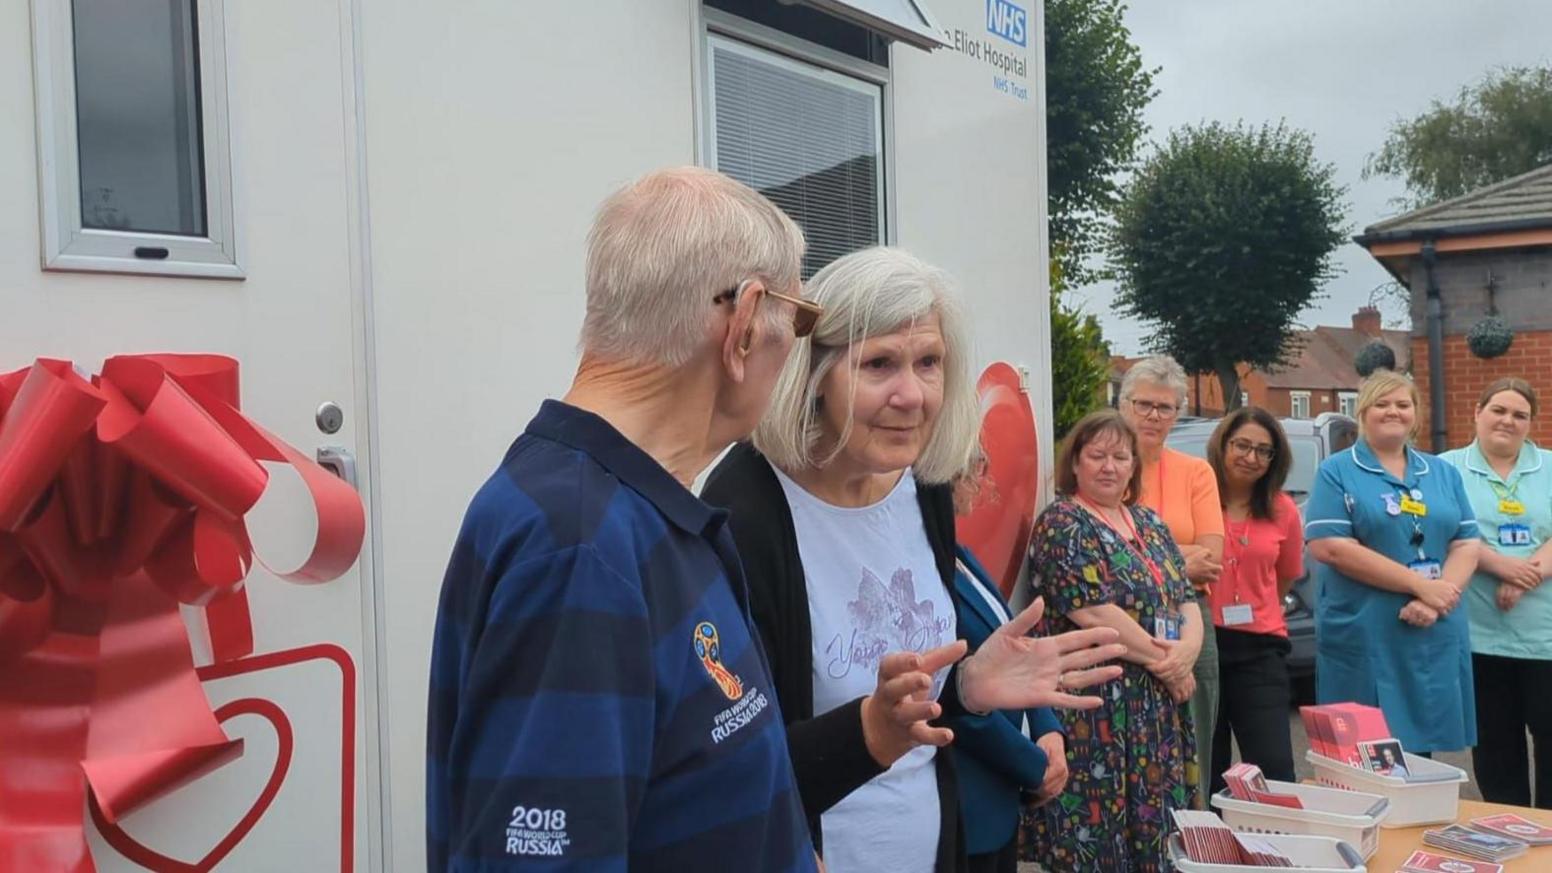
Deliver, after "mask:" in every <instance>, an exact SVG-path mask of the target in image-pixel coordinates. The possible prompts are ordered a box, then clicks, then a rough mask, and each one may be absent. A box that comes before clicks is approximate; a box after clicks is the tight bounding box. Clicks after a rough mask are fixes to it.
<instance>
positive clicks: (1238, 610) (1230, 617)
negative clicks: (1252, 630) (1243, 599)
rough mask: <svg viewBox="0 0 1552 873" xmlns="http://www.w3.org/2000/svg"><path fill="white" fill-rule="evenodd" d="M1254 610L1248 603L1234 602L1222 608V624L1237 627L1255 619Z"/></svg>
mask: <svg viewBox="0 0 1552 873" xmlns="http://www.w3.org/2000/svg"><path fill="white" fill-rule="evenodd" d="M1255 619H1256V614H1255V610H1253V609H1251V608H1250V604H1248V603H1235V604H1231V605H1229V606H1225V607H1224V608H1223V626H1224V627H1237V626H1239V625H1242V624H1250V623H1251V622H1252V621H1255Z"/></svg>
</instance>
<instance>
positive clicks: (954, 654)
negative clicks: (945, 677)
mask: <svg viewBox="0 0 1552 873" xmlns="http://www.w3.org/2000/svg"><path fill="white" fill-rule="evenodd" d="M969 650H970V644H969V643H967V642H965V641H964V640H955V641H953V642H952V643H948V644H947V645H942V646H938V647H937V648H936V649H928V650H927V651H925V652H922V654H921V663H920V665H919V666H918V668H917V669H919V670H921V671H922V672H923V673H926V674H928V675H929V676H930V675H932V674H934V673H936V672H938V671H939V670H941V669H943V668H944V667H947V666H948V665H950V664H952V663H954V662H955V661H957V660H959V659H960V658H963V657H964V656H965V652H967V651H969Z"/></svg>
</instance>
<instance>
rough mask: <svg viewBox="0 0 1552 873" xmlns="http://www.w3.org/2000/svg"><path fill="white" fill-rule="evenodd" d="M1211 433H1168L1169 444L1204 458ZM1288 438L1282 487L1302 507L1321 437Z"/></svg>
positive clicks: (1318, 456)
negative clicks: (1288, 462) (1290, 461)
mask: <svg viewBox="0 0 1552 873" xmlns="http://www.w3.org/2000/svg"><path fill="white" fill-rule="evenodd" d="M1210 436H1211V434H1206V433H1204V434H1194V433H1191V434H1170V436H1169V447H1170V448H1172V449H1175V450H1176V451H1180V452H1185V453H1186V454H1188V455H1195V456H1196V457H1198V458H1205V457H1207V440H1208V438H1209V437H1210ZM1288 441H1289V444H1290V446H1291V448H1292V450H1293V464H1292V466H1290V467H1289V468H1288V481H1287V482H1285V483H1284V484H1283V490H1284V491H1287V492H1288V495H1289V496H1290V497H1292V498H1293V502H1295V503H1297V504H1299V506H1300V507H1302V506H1303V505H1304V501H1305V500H1306V499H1307V498H1308V497H1309V493H1310V488H1311V487H1312V486H1313V485H1314V483H1315V471H1316V470H1318V469H1319V468H1320V462H1321V460H1322V458H1321V452H1320V441H1319V440H1317V439H1315V438H1314V437H1289V438H1288Z"/></svg>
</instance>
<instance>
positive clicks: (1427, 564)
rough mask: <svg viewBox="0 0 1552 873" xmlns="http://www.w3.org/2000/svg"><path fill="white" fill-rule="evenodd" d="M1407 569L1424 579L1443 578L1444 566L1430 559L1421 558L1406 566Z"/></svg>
mask: <svg viewBox="0 0 1552 873" xmlns="http://www.w3.org/2000/svg"><path fill="white" fill-rule="evenodd" d="M1407 569H1408V570H1411V571H1412V572H1413V573H1416V574H1417V575H1419V576H1421V577H1423V578H1424V579H1442V578H1444V565H1443V564H1440V563H1439V562H1438V561H1435V560H1432V559H1430V558H1421V559H1418V560H1416V561H1413V562H1412V563H1410V564H1408V565H1407Z"/></svg>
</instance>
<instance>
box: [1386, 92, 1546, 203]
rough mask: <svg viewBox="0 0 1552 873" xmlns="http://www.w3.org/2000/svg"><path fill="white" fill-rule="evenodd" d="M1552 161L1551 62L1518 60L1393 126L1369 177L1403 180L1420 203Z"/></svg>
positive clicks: (1453, 195)
mask: <svg viewBox="0 0 1552 873" xmlns="http://www.w3.org/2000/svg"><path fill="white" fill-rule="evenodd" d="M1547 163H1552V68H1549V67H1541V68H1531V67H1517V68H1513V69H1507V70H1500V71H1498V72H1496V73H1491V74H1489V75H1488V76H1487V77H1486V78H1484V79H1483V80H1482V81H1480V82H1478V83H1477V84H1476V85H1473V86H1470V87H1465V88H1461V89H1460V93H1459V94H1458V95H1456V97H1455V102H1453V103H1450V104H1444V103H1440V102H1439V101H1437V100H1435V101H1433V104H1432V105H1431V106H1430V107H1429V108H1428V111H1426V112H1424V113H1422V114H1421V115H1419V116H1417V117H1416V118H1413V119H1411V120H1408V121H1397V122H1396V123H1395V124H1393V125H1391V128H1390V135H1389V136H1388V137H1387V138H1386V140H1385V144H1384V146H1382V147H1381V148H1380V150H1379V151H1378V152H1376V153H1375V154H1373V155H1370V156H1369V160H1368V162H1367V163H1366V165H1365V166H1364V171H1363V175H1364V178H1366V179H1367V178H1369V177H1371V176H1390V177H1396V178H1401V179H1404V180H1405V181H1406V186H1407V191H1408V192H1409V193H1410V194H1411V195H1412V198H1411V199H1410V200H1407V201H1404V203H1405V205H1406V206H1408V207H1416V206H1421V205H1424V204H1427V203H1433V202H1436V201H1439V200H1446V199H1448V198H1450V197H1458V196H1460V195H1462V194H1465V193H1466V192H1468V191H1472V190H1474V189H1476V188H1480V187H1482V186H1483V185H1489V184H1492V183H1493V182H1497V181H1500V180H1502V179H1507V178H1509V177H1510V176H1517V175H1519V174H1520V173H1525V172H1529V171H1530V170H1534V169H1535V168H1537V167H1539V166H1542V165H1543V164H1547Z"/></svg>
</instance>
